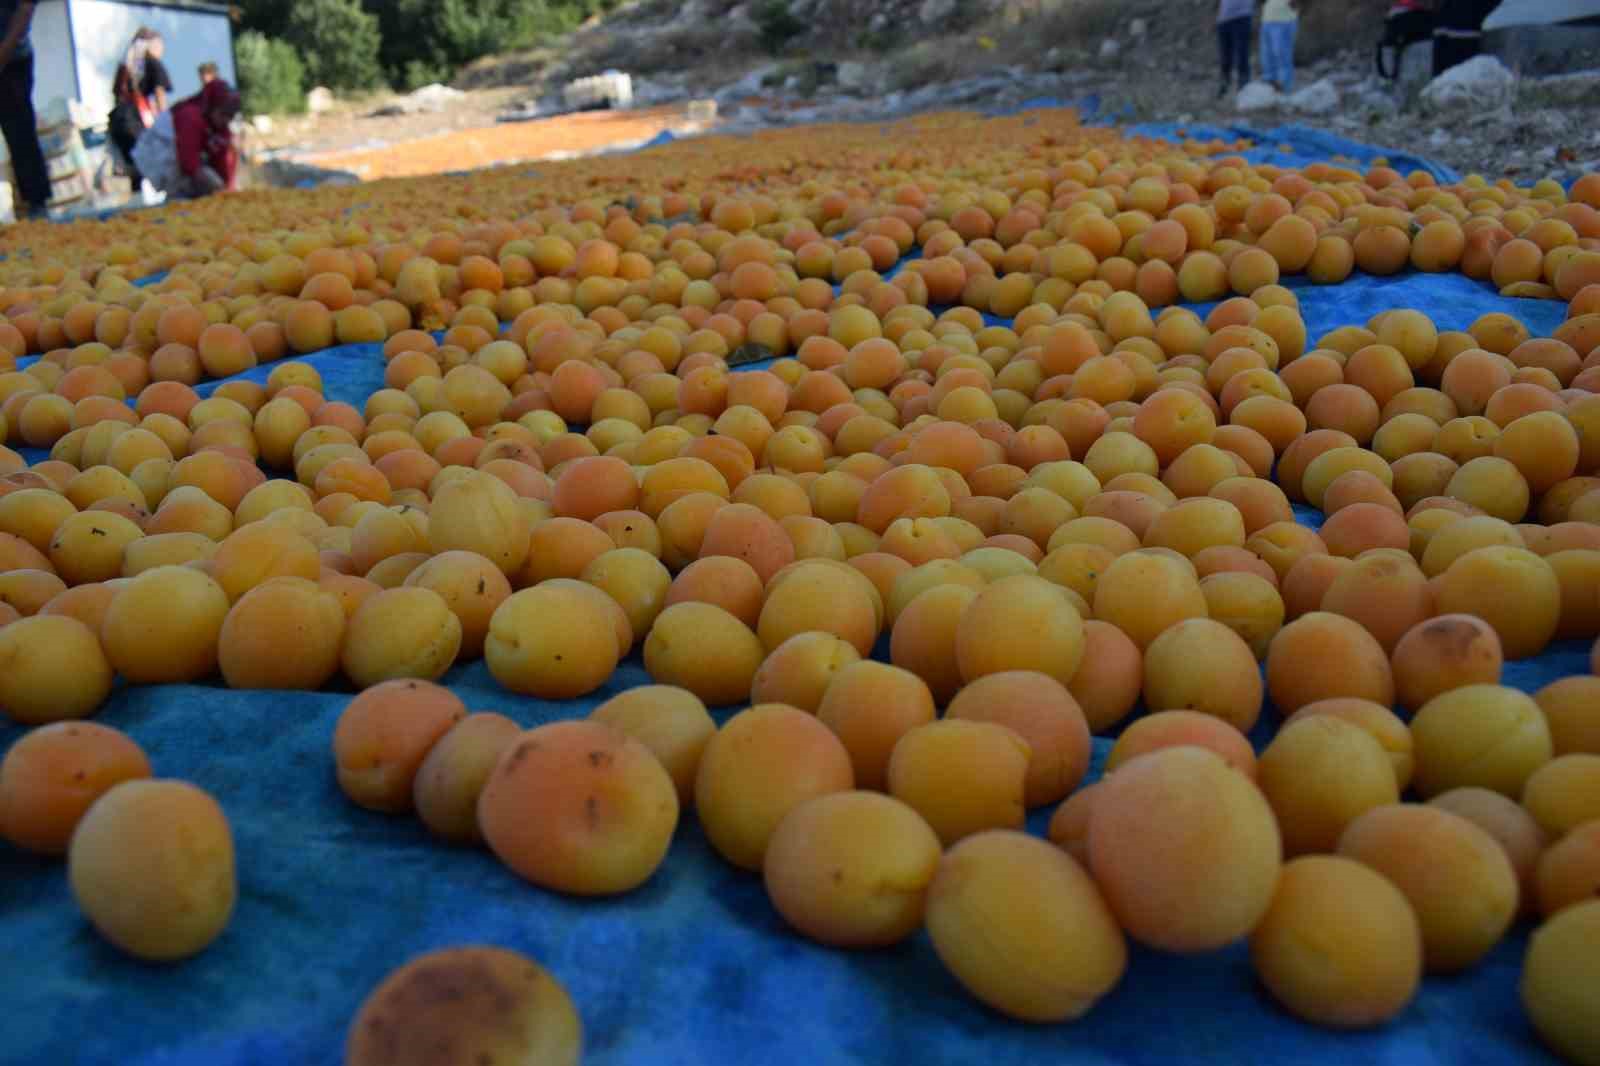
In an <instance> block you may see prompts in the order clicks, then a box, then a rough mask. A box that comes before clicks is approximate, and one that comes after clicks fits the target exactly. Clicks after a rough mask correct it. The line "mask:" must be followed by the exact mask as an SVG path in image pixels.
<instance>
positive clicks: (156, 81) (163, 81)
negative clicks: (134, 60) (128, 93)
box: [139, 30, 172, 115]
mask: <svg viewBox="0 0 1600 1066" xmlns="http://www.w3.org/2000/svg"><path fill="white" fill-rule="evenodd" d="M148 32H149V33H150V37H149V41H148V43H147V45H146V47H145V56H144V64H143V66H144V69H143V70H142V71H140V73H139V95H141V96H143V97H144V98H145V99H146V100H148V101H150V104H151V106H152V109H153V110H154V112H155V113H156V114H158V115H159V114H161V112H163V111H165V110H166V109H167V95H168V94H169V93H171V92H172V77H171V76H170V75H169V74H168V73H167V67H166V64H165V63H163V62H161V57H162V55H163V54H164V53H165V52H166V48H167V42H166V41H164V40H162V38H161V35H160V34H159V33H157V32H155V31H154V30H150V31H148Z"/></svg>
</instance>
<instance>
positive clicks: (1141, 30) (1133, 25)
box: [1128, 19, 1150, 38]
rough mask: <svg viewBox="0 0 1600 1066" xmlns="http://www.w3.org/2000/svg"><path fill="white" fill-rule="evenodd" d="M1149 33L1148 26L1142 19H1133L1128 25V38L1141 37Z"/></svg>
mask: <svg viewBox="0 0 1600 1066" xmlns="http://www.w3.org/2000/svg"><path fill="white" fill-rule="evenodd" d="M1149 31H1150V24H1149V23H1148V22H1146V21H1145V20H1144V19H1134V20H1133V21H1132V22H1130V23H1128V36H1129V37H1135V38H1137V37H1143V36H1144V35H1145V34H1146V33H1148V32H1149Z"/></svg>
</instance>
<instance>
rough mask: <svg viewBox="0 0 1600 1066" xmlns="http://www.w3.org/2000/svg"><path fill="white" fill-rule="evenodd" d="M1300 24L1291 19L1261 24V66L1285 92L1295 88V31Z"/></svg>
mask: <svg viewBox="0 0 1600 1066" xmlns="http://www.w3.org/2000/svg"><path fill="white" fill-rule="evenodd" d="M1298 25H1299V24H1298V23H1297V22H1293V21H1290V22H1267V23H1263V24H1262V26H1261V68H1262V70H1263V71H1265V72H1266V75H1267V78H1268V80H1269V81H1271V82H1272V83H1273V84H1274V85H1276V86H1277V87H1278V88H1279V89H1280V90H1281V91H1283V92H1290V91H1292V90H1293V89H1294V32H1295V29H1296V28H1297V26H1298ZM1269 49H1270V54H1269V51H1268V50H1269Z"/></svg>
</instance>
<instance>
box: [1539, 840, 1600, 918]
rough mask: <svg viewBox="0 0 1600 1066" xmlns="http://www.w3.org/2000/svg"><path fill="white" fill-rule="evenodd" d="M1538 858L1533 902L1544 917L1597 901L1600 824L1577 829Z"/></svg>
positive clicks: (1599, 885)
mask: <svg viewBox="0 0 1600 1066" xmlns="http://www.w3.org/2000/svg"><path fill="white" fill-rule="evenodd" d="M1529 817H1530V818H1531V817H1532V816H1531V815H1529ZM1537 859H1538V863H1537V865H1536V866H1535V867H1534V870H1533V890H1534V896H1535V898H1534V899H1533V900H1532V901H1531V902H1533V903H1535V904H1537V909H1538V912H1539V913H1540V914H1542V915H1544V916H1545V917H1546V918H1550V917H1553V916H1554V915H1556V914H1557V913H1559V912H1560V911H1563V910H1566V909H1567V908H1569V907H1573V906H1577V905H1581V904H1583V903H1584V902H1586V901H1588V900H1591V899H1593V898H1594V897H1595V895H1596V894H1600V821H1593V822H1585V823H1584V824H1582V825H1580V826H1577V827H1576V828H1574V829H1573V830H1572V831H1570V832H1569V833H1567V835H1566V836H1564V837H1562V838H1561V839H1560V840H1557V841H1555V842H1554V843H1552V844H1550V846H1549V847H1547V848H1545V850H1544V852H1543V853H1542V854H1540V855H1538V856H1537ZM1529 909H1532V908H1531V907H1530V908H1529Z"/></svg>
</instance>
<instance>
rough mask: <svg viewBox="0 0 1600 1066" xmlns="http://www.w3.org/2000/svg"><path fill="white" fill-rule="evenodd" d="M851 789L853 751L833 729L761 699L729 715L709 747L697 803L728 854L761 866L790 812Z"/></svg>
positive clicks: (711, 835) (715, 843)
mask: <svg viewBox="0 0 1600 1066" xmlns="http://www.w3.org/2000/svg"><path fill="white" fill-rule="evenodd" d="M852 787H853V776H852V774H851V769H850V755H849V753H848V752H847V751H846V750H845V748H844V745H843V744H841V743H840V742H839V739H838V738H837V737H836V736H835V735H834V733H833V731H832V730H830V729H828V727H827V726H825V725H823V724H822V723H821V722H819V721H817V719H816V718H815V717H814V716H812V715H810V714H807V713H806V712H804V711H802V710H799V709H798V708H795V707H788V706H785V705H784V704H777V703H766V704H757V705H755V706H753V707H751V708H749V709H748V710H745V711H741V712H740V713H739V714H736V715H734V716H733V717H732V718H730V719H728V721H727V722H726V723H724V724H723V726H722V728H721V729H719V730H718V731H717V734H716V736H714V737H712V738H711V741H710V743H708V744H707V745H706V748H705V751H704V753H703V754H702V756H701V758H700V766H699V769H698V771H697V772H696V775H695V809H696V811H697V812H698V814H699V816H700V823H701V825H702V826H703V827H704V829H705V832H706V836H707V838H708V839H709V840H710V841H711V845H712V847H714V848H716V850H717V852H718V853H719V854H720V855H722V857H723V858H725V859H727V860H728V861H729V862H731V863H733V864H734V865H735V866H738V867H741V868H743V869H747V870H758V869H760V868H761V867H762V864H763V862H764V861H765V857H766V851H767V845H768V842H769V841H770V840H771V838H772V834H773V833H774V832H775V831H776V830H777V828H778V826H779V824H780V823H781V822H782V821H783V819H784V818H785V817H786V816H787V815H788V814H789V812H790V811H792V810H794V809H795V808H796V807H798V806H799V805H800V804H802V803H804V802H805V801H806V800H809V799H813V798H815V797H817V796H822V795H827V794H829V793H835V792H846V791H848V790H849V789H850V788H852Z"/></svg>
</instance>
